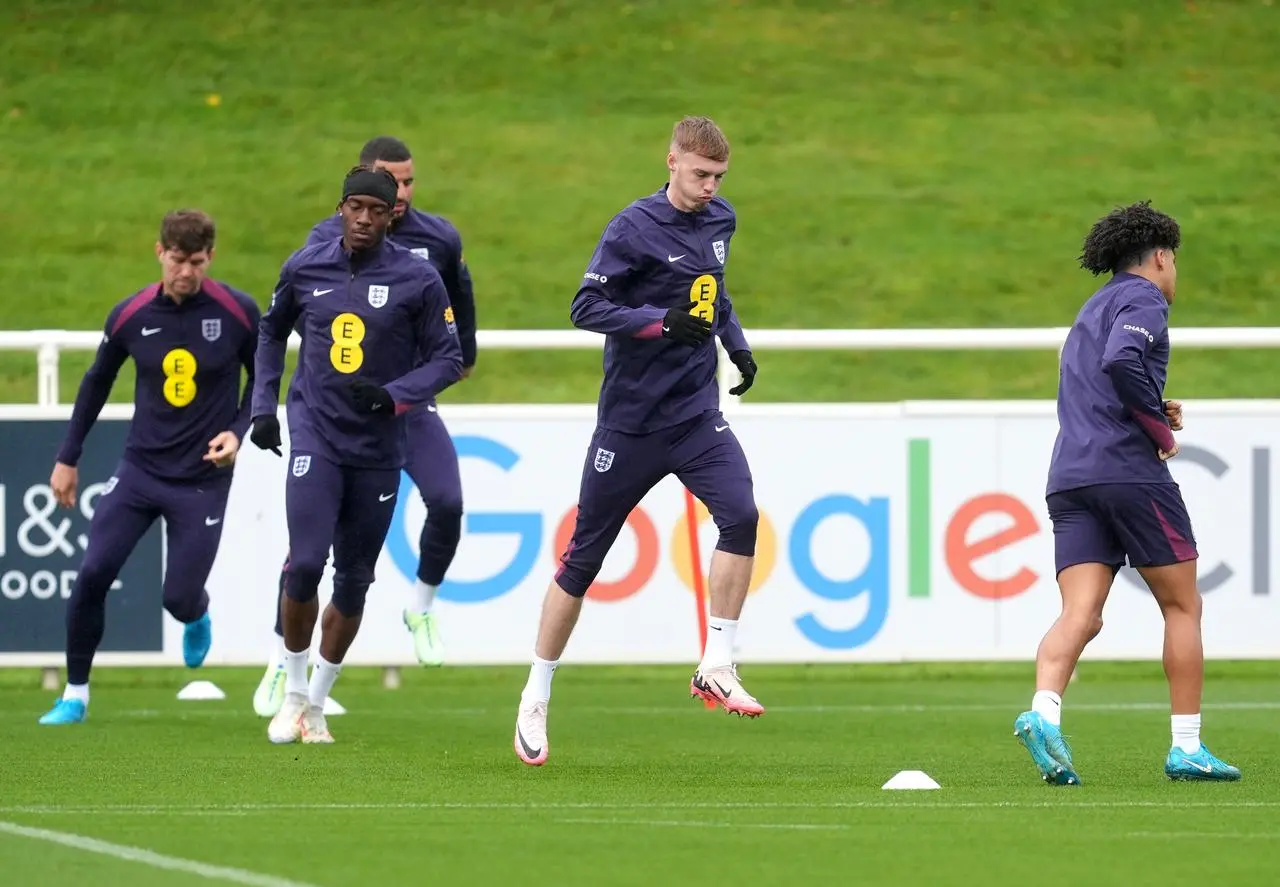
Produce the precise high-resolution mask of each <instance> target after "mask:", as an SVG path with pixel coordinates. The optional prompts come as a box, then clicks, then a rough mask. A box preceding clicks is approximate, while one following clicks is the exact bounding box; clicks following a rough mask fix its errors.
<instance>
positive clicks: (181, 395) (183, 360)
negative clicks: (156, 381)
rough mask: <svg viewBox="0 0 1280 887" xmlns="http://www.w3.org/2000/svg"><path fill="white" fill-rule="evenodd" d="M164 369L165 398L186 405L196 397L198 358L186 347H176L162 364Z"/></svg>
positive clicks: (178, 405)
mask: <svg viewBox="0 0 1280 887" xmlns="http://www.w3.org/2000/svg"><path fill="white" fill-rule="evenodd" d="M160 368H161V369H162V370H164V399H165V400H167V401H169V403H171V404H173V405H174V406H175V407H186V406H190V405H191V401H193V400H195V399H196V358H195V355H194V354H192V353H191V352H190V351H188V350H187V349H185V348H174V349H173V350H172V351H170V352H169V353H168V354H166V355H165V356H164V360H163V361H162V362H161V364H160Z"/></svg>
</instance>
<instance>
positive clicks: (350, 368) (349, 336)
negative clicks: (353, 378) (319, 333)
mask: <svg viewBox="0 0 1280 887" xmlns="http://www.w3.org/2000/svg"><path fill="white" fill-rule="evenodd" d="M329 331H330V332H331V333H332V334H333V345H331V346H330V347H329V363H331V364H333V368H334V369H335V370H337V371H338V372H340V373H354V372H355V371H356V370H358V369H360V367H361V366H362V365H363V364H364V349H363V348H361V347H360V343H361V342H363V341H364V332H365V330H364V321H363V320H361V319H360V318H359V317H357V316H356V315H354V314H352V313H351V312H349V311H348V312H345V313H343V314H339V315H338V316H337V317H335V318H334V319H333V325H332V326H331V327H330V328H329Z"/></svg>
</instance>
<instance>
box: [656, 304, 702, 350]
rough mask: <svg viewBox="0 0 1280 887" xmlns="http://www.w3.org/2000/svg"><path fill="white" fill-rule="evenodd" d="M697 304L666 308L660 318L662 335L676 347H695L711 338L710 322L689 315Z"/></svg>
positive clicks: (694, 315)
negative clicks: (664, 314) (665, 312)
mask: <svg viewBox="0 0 1280 887" xmlns="http://www.w3.org/2000/svg"><path fill="white" fill-rule="evenodd" d="M697 304H698V303H697V302H693V301H691V302H689V304H687V305H684V306H681V307H678V308H668V309H667V314H666V316H665V317H663V318H662V335H663V336H664V337H665V338H668V339H670V340H671V341H672V342H675V343H676V344H677V345H688V346H689V347H691V348H692V347H696V346H698V345H701V344H702V343H703V342H705V341H707V339H710V338H711V321H709V320H703V319H702V318H701V317H698V316H697V315H696V314H690V313H689V312H690V311H692V310H693V308H694V306H695V305H697Z"/></svg>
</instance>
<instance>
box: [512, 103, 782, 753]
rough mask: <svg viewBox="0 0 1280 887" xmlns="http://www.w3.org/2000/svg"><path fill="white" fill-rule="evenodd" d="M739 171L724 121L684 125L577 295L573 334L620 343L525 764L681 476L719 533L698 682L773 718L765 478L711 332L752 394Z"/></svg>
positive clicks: (521, 737) (553, 605)
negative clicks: (746, 624) (753, 663)
mask: <svg viewBox="0 0 1280 887" xmlns="http://www.w3.org/2000/svg"><path fill="white" fill-rule="evenodd" d="M728 168H729V143H728V141H727V140H726V139H725V137H724V133H722V132H721V131H720V128H719V127H718V126H716V124H715V123H714V122H712V121H711V120H709V119H707V118H705V117H687V118H685V119H683V120H681V121H680V122H679V123H677V124H676V126H675V130H674V132H673V134H672V138H671V144H670V149H669V152H668V154H667V169H668V171H669V172H670V178H669V180H668V182H667V184H666V185H664V186H663V187H662V188H660V189H659V190H658V191H657V192H656V193H654V194H652V195H650V196H648V197H642V198H640V199H639V200H637V201H635V202H634V203H632V204H631V205H630V206H628V207H627V208H626V209H624V210H623V211H622V212H620V213H618V215H616V216H614V218H613V220H612V221H611V222H610V223H609V225H608V227H607V228H606V229H605V231H604V235H603V236H602V237H601V239H600V242H599V244H598V245H597V246H596V250H595V254H594V255H593V256H592V257H591V261H590V264H589V265H588V266H587V271H586V274H585V275H584V276H583V282H582V286H581V287H580V288H579V290H578V294H577V296H575V297H574V300H573V305H572V307H571V309H570V315H571V317H572V319H573V323H574V325H575V326H578V327H580V328H582V329H587V330H592V331H594V332H598V333H604V334H605V336H606V339H605V346H604V382H603V384H602V385H601V388H600V402H599V409H598V415H597V422H596V430H595V433H594V435H593V436H592V439H591V445H590V447H589V448H588V450H587V457H586V464H585V465H584V466H583V470H582V483H581V489H580V490H579V493H578V514H577V523H576V526H575V527H574V531H573V536H572V539H571V540H570V542H569V546H568V549H567V550H566V551H565V553H564V555H563V557H562V558H561V566H560V569H559V570H558V571H557V573H556V576H555V579H554V581H552V583H551V585H550V587H549V588H548V589H547V595H546V598H545V600H544V602H543V605H542V619H541V624H540V625H539V628H538V638H537V645H536V647H535V650H534V660H533V667H532V668H531V670H530V673H529V680H528V683H527V685H526V686H525V688H524V692H523V693H522V695H521V699H520V705H519V709H518V712H517V717H516V731H515V738H514V743H515V751H516V755H517V756H518V757H519V758H520V759H521V760H522V761H524V762H525V763H526V764H532V765H535V766H537V765H540V764H542V763H544V762H545V761H546V759H547V751H548V749H547V705H548V703H549V701H550V698H551V678H552V675H553V674H554V672H555V669H556V666H557V664H558V661H559V659H560V655H561V654H562V653H563V652H564V649H565V645H566V644H567V643H568V641H569V635H570V633H571V632H572V631H573V626H574V624H575V623H576V622H577V619H578V613H579V612H580V610H581V608H582V599H583V597H584V596H585V595H586V592H587V589H588V588H589V587H590V586H591V583H592V582H593V581H595V578H596V575H597V574H598V573H599V571H600V567H601V565H602V563H603V561H604V558H605V555H606V554H607V553H608V551H609V549H610V547H611V546H612V545H613V543H614V540H616V539H617V537H618V533H619V531H620V530H621V529H622V526H623V524H624V523H625V522H626V519H627V516H628V515H629V514H630V513H631V510H632V509H633V508H635V506H636V505H638V504H639V503H640V500H641V499H642V498H643V497H644V495H645V494H646V493H647V492H649V490H651V489H652V488H653V487H654V486H655V485H656V484H657V483H658V482H659V481H660V480H662V479H663V478H664V477H666V476H667V475H669V474H674V475H675V476H676V477H678V478H679V479H680V481H681V482H682V483H683V484H684V485H685V486H686V487H688V488H689V490H690V491H691V492H692V493H693V494H694V495H695V496H697V497H698V498H699V499H701V500H702V501H703V502H705V503H706V504H707V506H708V508H709V510H710V512H711V515H712V517H713V519H714V520H715V523H716V526H717V528H718V529H719V531H720V538H719V542H718V543H717V545H716V551H715V554H714V555H713V557H712V559H711V578H710V597H711V618H710V623H709V628H710V631H709V632H708V635H707V646H706V650H705V653H704V655H703V658H702V662H701V664H700V665H699V666H698V669H697V670H696V671H695V672H694V675H693V679H692V681H691V683H690V689H691V691H692V693H693V694H694V695H695V696H700V697H702V698H703V699H706V700H709V701H712V702H715V703H716V704H718V705H720V706H723V707H724V709H725V710H726V711H731V712H735V713H737V714H739V715H746V716H751V717H755V716H758V715H760V714H762V713H763V712H764V707H763V706H761V705H760V703H759V702H757V701H756V700H755V699H754V698H753V697H752V696H751V694H749V693H748V692H747V691H746V690H745V689H743V686H742V684H741V682H740V681H739V680H738V675H737V670H736V668H735V666H734V662H733V643H734V634H735V632H736V630H737V627H738V617H739V615H740V614H741V612H742V605H743V601H744V600H745V599H746V595H747V587H748V585H749V584H750V582H751V571H752V568H753V565H754V561H755V544H756V525H757V522H758V518H759V515H758V512H757V510H756V504H755V495H754V491H753V486H752V480H751V470H750V468H749V467H748V465H747V459H746V456H745V455H744V454H743V451H742V447H741V445H740V444H739V443H738V440H737V438H736V437H735V436H734V434H733V431H732V430H731V429H730V428H729V423H728V422H726V421H725V419H724V416H723V415H722V414H721V413H720V410H719V388H718V387H717V384H716V345H715V341H714V340H713V338H712V337H713V336H719V337H720V339H721V340H722V341H723V342H724V345H725V348H726V349H727V350H728V352H729V354H730V357H731V358H732V360H733V362H734V364H735V365H736V366H737V367H738V369H739V370H740V371H741V373H742V382H741V384H739V385H738V386H737V387H736V388H734V389H733V391H732V393H733V394H741V393H743V392H745V391H746V390H747V389H748V388H750V387H751V384H752V382H753V381H754V379H755V375H756V365H755V361H754V360H752V357H751V351H750V349H749V348H748V347H747V342H746V338H745V336H744V335H743V333H742V327H741V325H740V324H739V323H738V320H737V318H736V317H735V316H734V313H733V304H732V302H730V300H729V293H728V291H727V290H726V289H725V283H724V267H725V261H726V259H727V257H728V252H729V242H730V240H731V238H732V237H733V233H734V230H735V229H736V227H737V219H736V217H735V215H734V212H733V207H731V206H730V205H729V204H728V202H726V201H725V200H724V199H723V198H721V197H717V196H716V192H717V191H719V190H720V183H721V180H722V179H723V177H724V174H725V172H726V171H727V170H728Z"/></svg>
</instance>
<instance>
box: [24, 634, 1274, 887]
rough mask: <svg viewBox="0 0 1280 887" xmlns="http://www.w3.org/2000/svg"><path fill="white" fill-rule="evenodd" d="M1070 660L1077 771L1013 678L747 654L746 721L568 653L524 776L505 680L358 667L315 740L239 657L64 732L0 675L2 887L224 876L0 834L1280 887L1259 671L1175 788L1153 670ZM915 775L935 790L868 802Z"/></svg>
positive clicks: (392, 874) (1207, 721)
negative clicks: (1038, 766) (1032, 743)
mask: <svg viewBox="0 0 1280 887" xmlns="http://www.w3.org/2000/svg"><path fill="white" fill-rule="evenodd" d="M1113 630H1114V629H1113ZM1080 673H1081V677H1080V680H1079V681H1077V682H1076V683H1074V684H1073V685H1072V686H1071V688H1070V690H1069V692H1068V694H1067V698H1066V705H1065V707H1064V710H1063V711H1064V728H1065V730H1066V732H1067V733H1068V734H1069V735H1070V737H1071V739H1072V741H1073V744H1074V748H1075V753H1076V761H1077V764H1078V766H1079V770H1080V774H1081V777H1082V779H1083V780H1084V785H1082V786H1079V787H1072V788H1052V787H1049V786H1046V785H1044V784H1043V783H1042V782H1040V780H1039V777H1038V775H1037V774H1036V772H1035V769H1034V767H1033V766H1032V764H1031V762H1030V759H1029V758H1028V757H1027V755H1026V753H1025V752H1024V751H1023V749H1022V746H1021V745H1020V744H1018V742H1017V741H1016V740H1015V739H1014V738H1013V718H1014V716H1015V715H1017V713H1018V712H1019V711H1021V710H1023V709H1024V708H1025V707H1026V706H1027V704H1028V701H1029V699H1030V694H1031V690H1032V683H1033V680H1032V678H1033V676H1032V673H1031V669H1030V667H1029V666H1026V665H1001V666H989V665H960V666H948V665H928V666H913V665H897V666H824V667H796V666H791V667H786V666H770V667H766V666H751V665H749V664H748V665H745V666H743V671H742V675H743V679H744V681H746V683H747V686H748V687H749V688H750V689H751V691H752V692H753V693H755V694H757V695H758V696H759V698H760V699H761V701H762V702H764V703H765V705H766V706H768V707H769V710H768V711H767V712H766V714H765V715H764V716H763V717H762V718H760V719H759V720H758V721H746V720H739V719H738V718H734V717H730V716H727V715H725V714H723V713H721V712H718V711H716V712H709V711H707V710H706V709H704V708H703V706H702V704H701V703H700V702H697V701H695V700H692V699H689V698H688V695H687V692H688V682H689V669H685V668H674V667H661V668H658V667H643V668H640V667H632V668H622V667H582V666H578V667H575V666H573V665H566V666H565V667H563V668H562V669H561V670H560V672H559V673H558V674H557V676H556V686H555V690H554V693H553V696H552V701H551V708H550V720H549V726H550V737H551V745H550V748H551V758H550V760H549V761H548V762H547V764H546V765H545V766H544V767H541V768H530V767H526V766H525V765H524V764H522V763H520V762H519V761H518V760H517V759H516V757H515V754H514V752H513V751H512V748H511V744H512V730H513V725H514V721H515V705H516V702H517V699H518V697H519V693H520V688H521V687H522V686H523V683H524V670H523V669H512V668H469V669H450V668H446V669H443V670H435V671H426V670H417V669H415V670H412V671H407V672H406V673H405V675H404V681H403V684H402V686H401V688H400V689H398V690H384V689H382V687H381V686H380V683H379V681H378V674H377V672H376V671H373V670H361V669H353V670H351V671H350V672H349V673H344V674H343V676H342V678H341V679H340V680H339V683H338V685H337V687H335V689H334V694H333V695H334V697H335V698H337V699H338V700H339V701H340V702H342V703H343V705H345V706H346V707H347V708H348V710H349V711H348V713H347V714H346V715H343V716H340V717H333V718H331V719H330V728H331V730H332V731H333V733H334V736H335V738H336V740H337V742H336V744H335V745H332V746H273V745H271V744H270V743H268V742H267V738H266V722H265V720H262V719H259V718H257V717H256V716H255V715H254V714H253V711H252V707H251V705H250V698H251V696H252V695H253V687H254V686H255V684H256V682H257V678H258V676H259V674H258V673H257V672H256V671H249V670H235V671H232V670H219V669H212V670H209V672H208V673H206V674H205V675H201V676H202V677H208V678H212V679H213V680H215V681H216V682H217V683H218V684H219V685H220V686H221V687H222V688H223V689H224V690H226V691H227V693H228V699H227V700H226V701H223V702H178V701H177V700H176V699H175V694H176V692H177V689H178V688H180V687H181V686H182V685H183V683H184V682H185V681H187V680H189V679H191V677H192V676H193V674H194V673H192V672H184V671H183V670H181V669H171V670H157V671H145V672H139V671H132V670H118V669H116V670H103V671H102V672H101V673H100V674H99V676H98V677H97V678H96V679H95V684H94V699H93V709H92V713H91V715H90V719H89V720H88V721H86V722H85V723H84V724H81V725H77V726H75V727H69V728H48V727H39V726H37V725H36V723H35V720H36V718H37V717H38V716H39V715H40V714H41V713H42V712H43V711H44V710H45V708H46V707H47V705H48V703H49V700H50V694H48V693H46V692H42V691H40V690H39V689H38V680H37V678H36V676H35V674H34V673H33V672H31V671H25V672H17V673H9V674H4V675H0V686H2V689H0V749H3V750H4V751H3V753H4V761H5V767H4V771H3V772H4V775H3V777H0V780H2V781H0V867H2V868H3V870H4V872H5V877H4V882H5V883H6V884H14V885H19V884H20V885H37V884H39V885H42V887H64V885H65V887H74V885H79V884H82V883H85V882H86V880H87V879H88V880H91V882H92V883H94V884H95V885H99V887H115V885H129V887H139V885H148V887H150V885H157V887H158V885H175V887H176V885H187V884H196V883H213V882H210V881H207V880H202V879H200V878H197V877H194V876H192V875H189V874H186V873H183V872H173V871H164V870H159V869H156V868H154V867H153V866H151V865H147V864H142V863H139V862H128V861H123V860H119V859H116V858H112V857H107V856H102V855H98V854H93V853H89V852H86V851H84V850H82V849H77V848H73V847H66V846H62V845H55V844H51V843H47V842H45V841H39V840H33V839H32V838H29V837H26V836H18V835H13V834H7V833H5V831H4V823H16V824H19V825H21V826H24V827H28V828H41V829H46V830H52V831H56V832H62V833H70V834H74V835H77V836H80V837H88V838H93V839H98V840H102V841H108V842H111V843H112V844H113V845H123V846H127V847H141V848H146V849H147V850H150V851H152V852H155V853H160V854H165V855H166V856H170V857H176V858H179V859H183V860H188V861H196V862H200V863H205V864H209V865H219V866H223V867H231V868H235V869H239V870H243V871H246V872H252V873H256V874H257V875H260V876H261V875H270V876H273V877H276V878H285V879H290V880H294V881H296V882H298V883H302V884H307V885H317V887H363V885H373V887H377V885H390V884H411V883H439V884H464V883H466V884H504V883H520V884H528V885H584V887H585V885H635V887H641V885H650V884H655V883H657V884H673V885H674V884H681V885H683V884H694V885H706V884H751V885H759V887H766V885H768V887H772V885H779V887H781V885H792V884H827V883H831V884H836V883H851V884H854V883H856V884H867V885H877V887H879V885H901V884H939V885H969V884H998V883H1017V882H1019V881H1025V880H1034V882H1035V883H1037V884H1041V885H1044V887H1075V885H1079V884H1081V883H1087V884H1090V885H1093V887H1128V885H1131V884H1135V883H1141V884H1157V883H1175V882H1176V883H1188V884H1193V883H1210V882H1213V883H1219V882H1220V883H1223V884H1231V885H1233V887H1247V885H1259V887H1262V885H1272V884H1274V883H1275V868H1274V863H1273V862H1271V861H1269V860H1268V854H1269V853H1270V852H1271V850H1270V848H1271V847H1273V846H1274V845H1275V843H1276V841H1278V840H1280V799H1277V797H1276V794H1275V785H1276V779H1277V777H1278V776H1280V772H1278V771H1277V768H1276V765H1275V760H1274V758H1273V757H1272V753H1273V750H1274V745H1275V736H1276V731H1275V722H1276V715H1277V712H1278V711H1280V702H1278V701H1277V700H1276V696H1275V692H1274V689H1275V687H1274V684H1275V678H1274V666H1273V664H1272V663H1232V664H1214V665H1211V666H1210V669H1209V680H1208V687H1207V694H1206V705H1205V710H1204V738H1205V740H1206V741H1207V742H1208V743H1209V744H1210V748H1212V749H1213V750H1214V751H1215V752H1216V753H1218V754H1219V755H1221V756H1222V757H1224V758H1226V759H1228V760H1230V761H1232V762H1234V763H1236V764H1238V765H1239V766H1240V767H1241V769H1242V770H1243V772H1244V777H1243V779H1242V781H1241V782H1238V783H1233V784H1189V783H1176V784H1175V783H1171V782H1169V781H1167V780H1166V779H1165V777H1164V775H1163V772H1162V769H1161V768H1162V765H1163V762H1164V753H1165V751H1166V749H1167V748H1168V743H1169V718H1168V713H1167V712H1168V709H1167V697H1166V695H1165V692H1164V686H1163V678H1162V676H1161V674H1160V666H1159V664H1158V663H1149V664H1141V665H1136V664H1134V665H1106V664H1099V663H1090V662H1086V663H1084V664H1083V665H1082V667H1081V669H1080ZM905 769H919V770H924V771H925V772H927V773H929V774H930V775H931V776H932V777H933V778H934V779H936V780H937V781H938V782H939V783H940V784H941V788H940V789H938V790H936V791H919V792H914V791H902V792H892V791H883V790H881V788H880V787H881V786H882V785H883V784H884V782H885V781H886V780H888V779H889V777H891V776H892V775H893V774H894V773H895V772H897V771H899V770H905ZM214 882H216V881H214Z"/></svg>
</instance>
